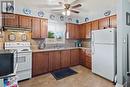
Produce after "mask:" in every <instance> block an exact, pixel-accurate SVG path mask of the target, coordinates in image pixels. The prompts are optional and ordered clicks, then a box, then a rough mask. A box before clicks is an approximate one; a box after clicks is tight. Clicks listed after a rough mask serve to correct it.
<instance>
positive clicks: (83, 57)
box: [80, 49, 92, 69]
mask: <svg viewBox="0 0 130 87" xmlns="http://www.w3.org/2000/svg"><path fill="white" fill-rule="evenodd" d="M80 64H81V65H83V66H85V67H87V68H88V69H91V68H92V65H91V56H90V54H89V53H87V50H85V49H82V50H80Z"/></svg>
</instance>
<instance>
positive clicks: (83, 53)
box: [79, 49, 86, 66]
mask: <svg viewBox="0 0 130 87" xmlns="http://www.w3.org/2000/svg"><path fill="white" fill-rule="evenodd" d="M85 51H86V50H83V49H81V50H80V58H79V60H80V61H79V62H80V64H81V65H83V66H85V63H86V61H85Z"/></svg>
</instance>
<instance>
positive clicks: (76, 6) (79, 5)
mask: <svg viewBox="0 0 130 87" xmlns="http://www.w3.org/2000/svg"><path fill="white" fill-rule="evenodd" d="M81 6H82V5H81V4H77V5H74V6H71V8H72V9H73V8H79V7H81Z"/></svg>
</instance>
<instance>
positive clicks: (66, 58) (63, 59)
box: [61, 50, 70, 68]
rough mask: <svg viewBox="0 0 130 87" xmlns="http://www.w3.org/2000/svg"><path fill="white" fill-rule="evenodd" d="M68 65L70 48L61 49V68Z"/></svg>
mask: <svg viewBox="0 0 130 87" xmlns="http://www.w3.org/2000/svg"><path fill="white" fill-rule="evenodd" d="M69 66H70V50H64V51H61V68H66V67H69Z"/></svg>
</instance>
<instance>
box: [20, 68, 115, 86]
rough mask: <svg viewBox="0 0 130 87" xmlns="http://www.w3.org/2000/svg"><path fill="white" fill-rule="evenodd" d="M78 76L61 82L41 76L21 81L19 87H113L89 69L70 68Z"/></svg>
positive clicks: (48, 76)
mask: <svg viewBox="0 0 130 87" xmlns="http://www.w3.org/2000/svg"><path fill="white" fill-rule="evenodd" d="M72 69H73V70H75V71H77V72H78V74H76V75H72V76H69V77H66V78H64V79H61V80H58V81H57V80H55V78H54V77H53V76H52V75H51V74H50V73H49V74H45V75H41V76H38V77H35V78H32V79H31V80H27V81H22V82H20V83H19V86H20V87H114V85H113V83H111V82H110V81H108V80H106V79H103V78H101V77H99V76H97V75H94V74H93V73H92V72H91V71H90V70H89V69H86V68H85V67H82V66H75V67H72Z"/></svg>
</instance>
